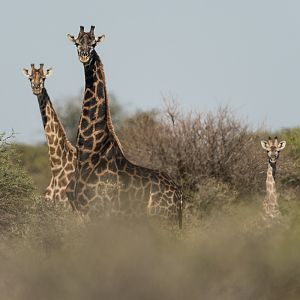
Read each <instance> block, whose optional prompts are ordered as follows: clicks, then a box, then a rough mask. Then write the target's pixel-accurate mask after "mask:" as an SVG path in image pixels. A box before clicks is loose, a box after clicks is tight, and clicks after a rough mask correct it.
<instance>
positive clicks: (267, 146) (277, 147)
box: [260, 136, 286, 164]
mask: <svg viewBox="0 0 300 300" xmlns="http://www.w3.org/2000/svg"><path fill="white" fill-rule="evenodd" d="M260 143H261V146H262V147H263V149H264V150H266V151H267V154H268V158H269V162H270V163H271V164H275V163H276V161H277V159H278V158H279V153H280V151H281V150H282V149H284V147H285V145H286V141H281V142H280V143H278V139H277V136H275V138H274V140H272V139H271V137H269V140H268V141H261V142H260Z"/></svg>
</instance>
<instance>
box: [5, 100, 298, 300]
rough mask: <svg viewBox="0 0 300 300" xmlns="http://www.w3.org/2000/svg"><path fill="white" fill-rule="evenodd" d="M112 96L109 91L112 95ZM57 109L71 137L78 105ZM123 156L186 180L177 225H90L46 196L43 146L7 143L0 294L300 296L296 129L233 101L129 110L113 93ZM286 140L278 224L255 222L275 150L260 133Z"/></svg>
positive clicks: (9, 296) (53, 296) (182, 181)
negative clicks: (234, 106)
mask: <svg viewBox="0 0 300 300" xmlns="http://www.w3.org/2000/svg"><path fill="white" fill-rule="evenodd" d="M112 98H113V97H112ZM66 103H67V104H66V106H64V107H62V108H61V109H60V114H61V118H62V120H63V123H64V124H65V127H66V129H67V132H68V135H69V137H70V139H71V140H72V141H74V140H75V139H76V132H75V131H74V127H76V126H77V122H78V118H79V112H80V106H79V104H78V103H79V101H77V100H76V99H74V101H73V100H72V99H70V100H69V101H67V102H66ZM112 104H113V105H112V107H113V108H112V112H113V114H112V115H113V119H114V120H116V123H117V128H116V131H117V134H118V136H119V138H120V141H121V143H122V145H123V148H124V152H125V153H126V155H127V156H128V158H129V159H130V160H132V161H133V162H135V163H138V164H141V165H144V166H147V167H151V168H159V169H162V170H164V171H166V172H168V173H169V174H171V175H172V176H173V177H174V178H175V179H176V180H177V182H178V183H179V184H180V185H181V186H182V189H183V192H184V197H185V200H186V205H185V212H184V228H183V230H182V231H181V232H177V231H176V232H171V233H170V232H168V231H162V230H160V228H159V227H157V226H155V225H154V224H144V223H143V224H141V223H137V224H130V225H129V226H128V225H126V226H125V224H122V223H118V224H116V223H112V222H110V221H107V220H100V221H99V223H97V224H88V225H85V226H83V224H81V223H80V222H78V220H77V219H76V217H75V216H74V215H73V214H72V212H70V211H68V210H63V209H62V208H59V207H56V206H54V205H52V204H51V203H46V202H45V201H44V200H43V197H42V192H43V189H44V188H45V187H46V186H47V184H48V183H49V178H50V173H49V172H50V169H49V162H48V157H47V147H46V145H43V144H41V145H18V144H15V143H14V142H13V137H8V136H7V135H5V134H3V135H2V136H1V139H0V234H1V239H0V266H1V267H0V294H1V297H0V298H1V299H83V298H84V299H183V298H186V299H208V300H210V299H230V300H235V299H299V297H300V276H299V275H300V274H299V273H300V251H299V250H300V197H299V179H300V127H299V128H286V129H281V130H279V131H278V132H275V133H274V132H273V133H270V132H267V131H266V130H264V129H263V128H262V129H253V128H252V127H251V126H250V125H249V124H247V122H246V121H244V120H241V119H239V118H237V116H235V115H234V114H233V113H232V112H231V110H230V108H228V107H220V108H219V109H218V110H217V111H216V112H213V113H197V112H195V113H190V114H183V113H181V112H180V107H178V105H177V104H176V103H174V102H172V101H169V102H168V101H166V108H165V109H163V110H161V111H160V110H153V111H143V112H141V111H139V112H136V113H134V114H132V115H130V116H128V115H127V114H125V113H124V110H123V109H122V107H121V106H120V105H119V104H118V102H117V101H116V99H115V98H113V99H112ZM269 135H272V136H274V135H278V138H279V139H280V140H286V141H287V147H286V149H284V151H282V153H281V155H280V158H279V161H278V167H277V176H276V180H277V182H276V183H277V190H278V194H279V198H278V201H279V205H280V210H281V212H282V218H281V220H280V223H276V224H274V226H272V227H268V228H267V227H265V228H258V227H257V225H256V226H253V224H255V220H257V219H258V218H259V216H260V214H261V203H262V200H263V197H264V193H265V177H266V170H267V161H268V160H267V156H266V153H265V152H264V151H263V150H262V148H261V146H260V140H261V139H267V138H268V136H269Z"/></svg>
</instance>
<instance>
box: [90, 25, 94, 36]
mask: <svg viewBox="0 0 300 300" xmlns="http://www.w3.org/2000/svg"><path fill="white" fill-rule="evenodd" d="M94 30H95V26H93V25H92V26H91V30H90V34H92V35H94Z"/></svg>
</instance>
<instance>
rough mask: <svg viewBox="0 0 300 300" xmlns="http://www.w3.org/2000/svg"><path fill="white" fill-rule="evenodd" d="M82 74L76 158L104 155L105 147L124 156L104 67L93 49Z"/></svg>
mask: <svg viewBox="0 0 300 300" xmlns="http://www.w3.org/2000/svg"><path fill="white" fill-rule="evenodd" d="M84 72H85V92H84V100H83V105H82V114H81V117H80V122H79V130H78V136H77V145H78V154H79V157H81V154H82V153H83V152H86V151H88V152H97V153H99V154H100V155H105V152H106V150H107V149H108V148H110V149H111V148H114V150H115V151H117V152H119V153H123V152H122V148H121V145H120V142H119V140H118V138H117V136H116V134H115V131H114V128H113V125H112V122H111V117H110V109H109V103H108V98H107V91H106V83H105V75H104V70H103V64H102V62H101V60H100V58H99V56H98V54H97V53H96V51H95V50H93V52H92V54H91V58H90V60H89V63H87V64H85V65H84Z"/></svg>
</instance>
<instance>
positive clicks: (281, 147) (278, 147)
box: [277, 141, 286, 151]
mask: <svg viewBox="0 0 300 300" xmlns="http://www.w3.org/2000/svg"><path fill="white" fill-rule="evenodd" d="M285 146H286V141H281V142H280V143H279V144H278V146H277V149H278V151H281V150H283V149H284V148H285Z"/></svg>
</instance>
